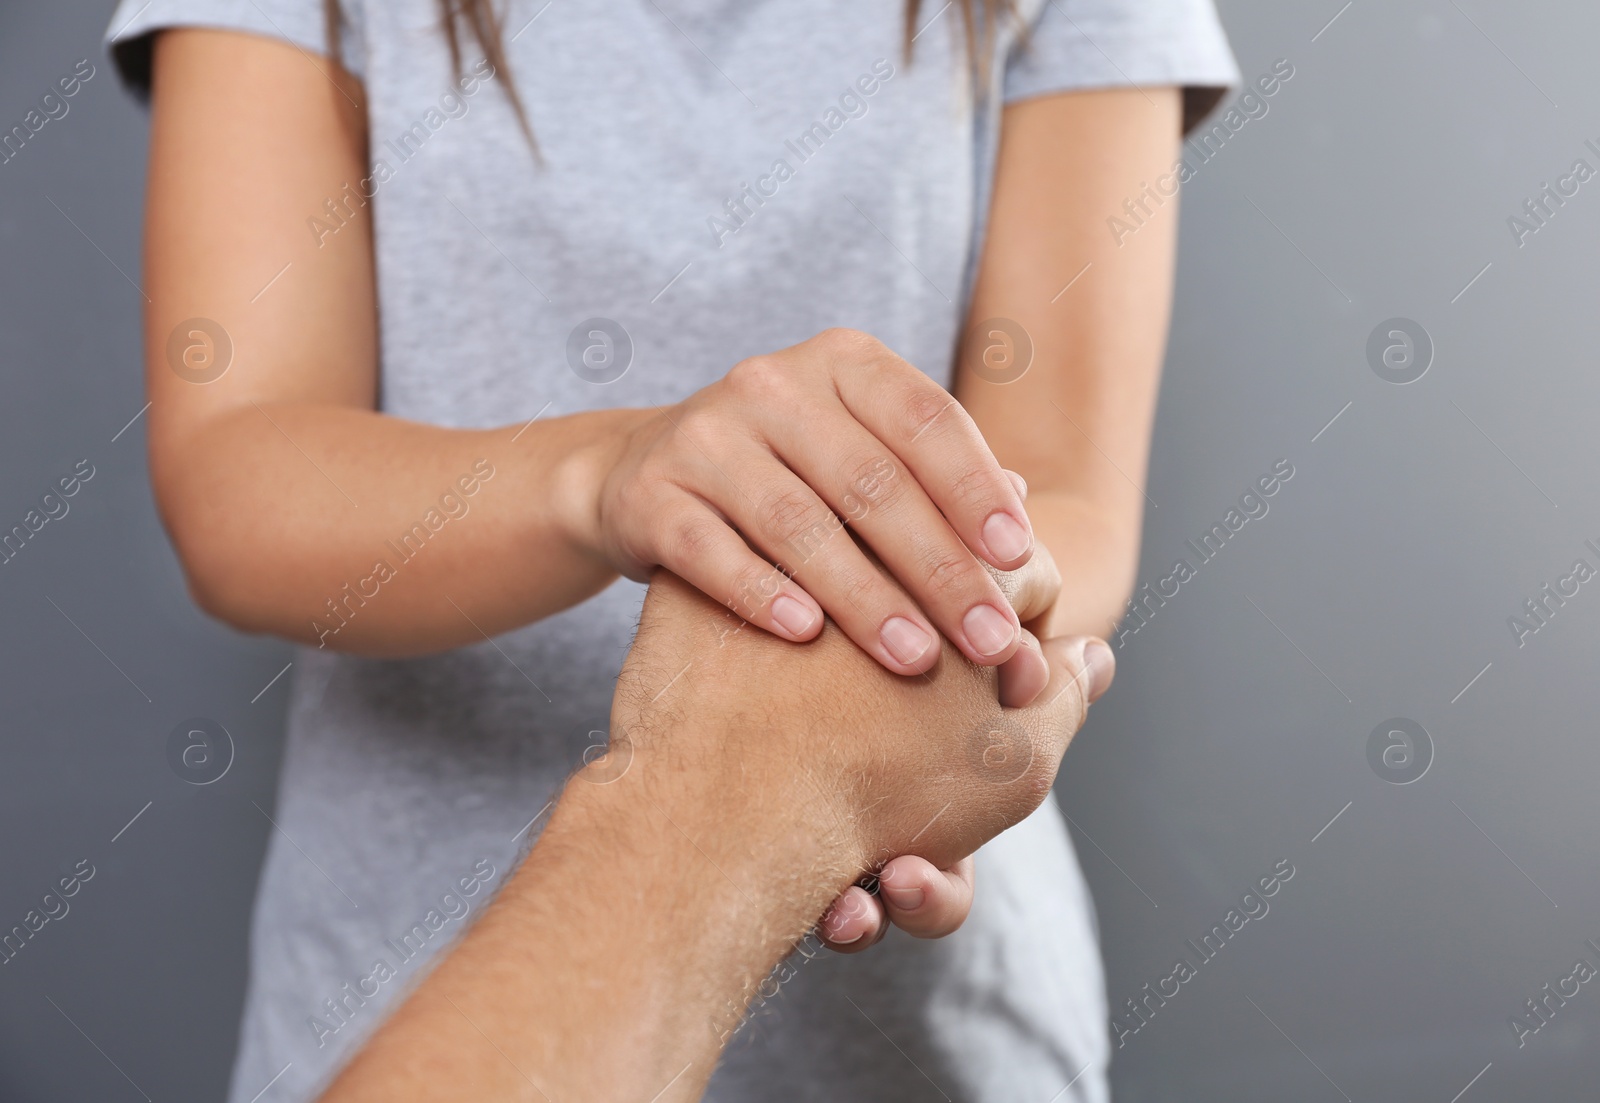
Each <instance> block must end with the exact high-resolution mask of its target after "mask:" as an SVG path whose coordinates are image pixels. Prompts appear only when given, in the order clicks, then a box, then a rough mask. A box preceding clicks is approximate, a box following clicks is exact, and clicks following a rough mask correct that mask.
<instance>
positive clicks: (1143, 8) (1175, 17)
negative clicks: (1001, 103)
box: [1003, 0, 1239, 133]
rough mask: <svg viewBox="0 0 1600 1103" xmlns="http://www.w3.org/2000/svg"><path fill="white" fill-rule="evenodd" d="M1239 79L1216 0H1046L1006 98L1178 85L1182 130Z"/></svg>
mask: <svg viewBox="0 0 1600 1103" xmlns="http://www.w3.org/2000/svg"><path fill="white" fill-rule="evenodd" d="M1238 83H1239V68H1238V66H1237V65H1236V64H1235V63H1234V60H1233V51H1232V50H1230V49H1229V48H1228V39H1227V36H1226V35H1224V34H1223V31H1222V23H1221V21H1220V20H1219V19H1218V18H1217V10H1216V7H1215V6H1214V4H1213V2H1212V0H1044V2H1043V4H1042V6H1041V8H1040V10H1039V14H1038V16H1037V17H1036V18H1035V20H1034V22H1033V24H1032V26H1031V27H1030V28H1029V29H1028V32H1027V34H1026V36H1025V37H1024V38H1023V40H1022V41H1021V42H1020V43H1019V44H1018V46H1017V47H1016V49H1015V51H1014V52H1013V54H1012V56H1011V59H1010V62H1009V64H1008V65H1007V67H1006V72H1005V78H1004V84H1003V94H1004V98H1005V101H1006V102H1007V103H1010V102H1013V101H1015V100H1023V99H1028V98H1030V97H1033V96H1042V95H1047V94H1049V93H1052V92H1068V91H1074V90H1078V89H1089V88H1116V87H1119V86H1127V85H1144V86H1155V85H1177V86H1178V87H1180V88H1182V89H1183V129H1184V132H1185V133H1187V132H1188V131H1189V130H1190V129H1192V128H1193V127H1194V126H1195V124H1196V123H1198V122H1199V121H1200V120H1201V119H1203V118H1204V117H1205V116H1206V115H1207V114H1208V113H1209V112H1210V111H1211V109H1212V108H1213V107H1215V106H1216V105H1217V101H1218V100H1220V99H1221V98H1222V95H1223V93H1224V92H1226V91H1227V90H1228V89H1229V88H1231V87H1233V86H1234V85H1237V84H1238Z"/></svg>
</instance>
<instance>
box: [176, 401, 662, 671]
mask: <svg viewBox="0 0 1600 1103" xmlns="http://www.w3.org/2000/svg"><path fill="white" fill-rule="evenodd" d="M152 412H154V411H152ZM640 416H647V414H644V413H643V412H641V411H634V410H615V411H600V412H595V413H586V414H578V415H573V416H569V417H558V418H550V419H542V418H541V419H539V420H536V421H534V422H532V423H529V424H518V425H511V426H507V427H505V428H500V429H490V430H465V429H446V428H440V427H436V426H431V425H422V424H418V423H416V422H410V421H404V420H401V419H399V418H393V417H387V416H384V415H382V414H377V413H373V412H371V411H367V410H358V409H350V408H344V407H337V406H327V405H319V404H309V403H304V404H296V403H271V404H268V403H250V404H249V405H246V406H244V407H243V408H240V409H237V410H233V411H229V412H227V413H222V414H218V415H216V416H214V417H212V418H210V419H207V420H206V421H205V422H204V423H203V424H202V425H200V426H199V427H197V428H195V429H194V430H193V431H192V432H191V433H190V434H189V435H187V436H185V438H184V439H183V441H182V444H181V446H179V447H170V448H164V449H161V450H158V451H157V452H156V453H155V468H156V469H155V470H154V471H153V475H154V476H155V480H154V481H155V484H156V486H157V488H158V496H159V499H160V503H161V506H162V514H163V517H164V518H165V520H166V523H167V526H168V528H169V529H170V531H171V533H172V536H173V540H174V543H175V544H176V545H177V548H178V551H179V555H180V557H181V559H182V561H183V565H184V568H185V572H186V574H187V576H188V578H189V582H190V587H191V589H192V591H193V593H194V595H195V597H196V599H197V600H198V601H199V602H200V604H201V605H202V606H203V607H204V608H205V609H206V610H207V611H208V612H210V613H212V614H213V615H215V616H218V617H220V618H222V619H223V620H226V621H228V622H229V623H231V624H233V625H235V626H236V627H239V628H243V629H246V630H249V631H256V632H268V633H272V634H274V635H279V636H284V637H287V638H289V639H294V640H298V641H301V642H304V643H308V644H316V645H318V646H322V647H327V648H331V649H336V650H340V651H349V652H356V653H361V654H367V655H382V656H399V655H408V654H419V653H424V652H429V651H435V650H439V649H443V648H447V647H452V646H457V645H460V644H465V643H471V642H475V641H478V640H482V639H483V638H484V637H485V636H486V635H488V636H493V635H496V634H498V633H501V632H505V631H507V630H509V629H511V628H514V627H517V626H519V625H522V624H526V623H528V622H530V621H534V620H538V619H540V618H542V617H546V616H549V615H551V614H552V613H556V612H559V611H560V610H562V609H565V608H568V607H569V606H572V605H574V604H576V603H578V602H580V601H582V600H584V599H585V598H587V597H589V596H590V595H592V594H594V593H596V592H598V591H599V590H600V589H602V588H603V587H605V586H606V585H607V584H608V583H609V582H611V581H612V580H613V579H614V578H615V577H616V574H615V573H614V571H613V570H612V569H611V568H610V567H609V566H607V565H606V564H605V563H604V562H602V561H601V560H600V559H598V558H597V557H595V556H593V555H592V554H591V553H589V552H587V551H586V550H585V549H584V548H583V547H581V546H580V545H579V544H578V543H577V542H576V541H574V540H573V539H572V538H571V534H572V533H573V531H574V529H575V528H576V527H577V526H578V525H579V524H580V523H581V521H582V518H579V517H575V516H573V512H574V511H575V510H580V509H582V508H584V506H583V500H584V494H583V493H582V491H581V490H579V489H578V488H576V487H573V486H572V485H571V484H572V483H573V482H574V480H575V477H576V476H575V470H576V465H575V463H574V462H573V457H574V456H581V455H582V454H583V452H584V449H585V446H588V445H591V444H592V443H593V441H594V440H595V439H597V438H598V437H601V436H604V435H605V434H606V433H607V432H608V431H610V430H612V429H615V428H616V427H617V426H619V425H621V424H623V423H625V422H627V421H629V420H630V419H637V418H638V417H640Z"/></svg>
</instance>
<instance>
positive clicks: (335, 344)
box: [144, 28, 378, 493]
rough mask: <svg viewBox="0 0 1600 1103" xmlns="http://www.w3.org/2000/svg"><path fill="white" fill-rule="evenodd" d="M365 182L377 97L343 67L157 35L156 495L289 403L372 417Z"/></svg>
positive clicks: (151, 301)
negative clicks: (231, 423) (224, 429)
mask: <svg viewBox="0 0 1600 1103" xmlns="http://www.w3.org/2000/svg"><path fill="white" fill-rule="evenodd" d="M366 175H367V168H366V117H365V104H364V99H363V92H362V88H361V85H360V83H359V82H358V81H356V80H355V79H354V78H353V77H351V76H350V75H349V74H348V73H346V72H345V71H344V70H343V69H341V68H339V67H337V66H336V65H333V64H331V63H329V62H328V61H327V60H326V59H324V58H322V57H319V56H313V55H310V54H308V53H306V52H304V51H302V50H301V49H300V48H299V47H297V46H294V45H292V44H290V43H288V42H284V41H280V40H277V39H272V38H265V37H260V36H257V35H251V34H244V33H238V32H232V31H216V30H202V29H189V28H184V29H178V30H169V31H165V32H162V33H161V34H160V35H159V37H158V39H157V41H156V43H155V66H154V79H153V86H152V95H151V127H150V174H149V193H148V197H147V208H146V228H145V272H144V290H145V294H146V298H147V302H146V306H145V330H146V333H145V359H146V379H147V383H148V387H149V397H150V400H151V407H150V445H151V459H152V475H153V476H154V478H155V481H156V486H157V490H158V493H159V492H160V491H161V490H162V488H163V484H164V482H167V479H166V476H168V475H170V474H173V473H175V472H176V471H178V470H181V469H182V468H183V467H185V466H187V465H189V464H193V463H205V462H207V461H209V460H211V459H213V458H214V457H209V456H206V455H192V454H189V452H191V451H193V450H194V449H196V448H199V449H202V450H203V449H206V448H215V447H216V444H215V437H212V436H207V435H204V434H201V435H199V436H196V433H197V431H198V430H201V429H203V428H204V427H205V426H206V425H207V424H208V423H210V422H211V421H212V420H213V419H216V418H218V417H222V416H225V415H227V414H230V413H234V412H237V411H240V410H245V409H248V408H249V407H250V406H251V404H256V405H260V406H267V405H270V404H272V403H284V402H305V403H318V404H330V405H341V406H356V407H362V408H368V409H370V408H372V406H373V404H374V402H375V399H376V393H377V348H378V341H377V310H376V300H375V295H374V285H373V261H372V243H371V242H372V239H371V220H370V215H369V209H368V208H367V207H366V206H365V205H364V204H363V203H362V202H360V195H361V193H360V184H361V181H362V179H363V177H365V176H366ZM352 198H353V199H354V200H355V201H354V202H351V200H352ZM329 200H333V201H334V208H335V209H334V210H333V211H330V209H329V206H328V201H329ZM314 219H315V220H318V222H320V223H321V228H320V229H319V226H318V223H317V222H314V221H313V220H314ZM335 227H336V228H337V229H336V230H333V232H329V230H332V228H335ZM228 346H231V352H230V351H229V348H228ZM223 357H231V359H229V361H228V363H227V368H226V371H225V372H223V374H222V375H221V376H220V377H218V378H215V379H214V380H211V381H209V382H208V381H205V380H206V379H207V376H208V375H209V374H214V372H208V371H207V370H206V369H207V368H208V367H211V366H213V365H215V366H222V363H223V359H222V358H223ZM191 440H192V441H193V443H192V444H190V443H189V442H191Z"/></svg>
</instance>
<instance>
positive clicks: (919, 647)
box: [878, 617, 933, 666]
mask: <svg viewBox="0 0 1600 1103" xmlns="http://www.w3.org/2000/svg"><path fill="white" fill-rule="evenodd" d="M878 636H879V638H880V639H882V640H883V646H884V647H885V648H887V649H888V652H889V654H891V655H893V656H894V657H895V658H896V659H897V660H899V661H900V662H902V663H904V664H905V665H906V666H910V665H911V664H912V663H914V662H916V661H917V660H918V659H920V658H922V656H924V655H926V654H927V653H928V648H930V647H932V646H933V637H932V636H931V635H929V634H928V633H927V632H925V631H923V629H922V628H920V627H919V626H917V625H916V624H913V623H912V622H911V621H909V620H907V619H906V618H905V617H890V618H889V619H888V620H886V621H884V622H883V627H882V628H880V629H879V630H878Z"/></svg>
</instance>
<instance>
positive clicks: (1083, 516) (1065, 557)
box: [1027, 488, 1143, 638]
mask: <svg viewBox="0 0 1600 1103" xmlns="http://www.w3.org/2000/svg"><path fill="white" fill-rule="evenodd" d="M1027 507H1028V518H1029V520H1031V521H1032V522H1033V531H1034V533H1035V536H1036V538H1037V539H1038V540H1039V542H1040V543H1042V544H1044V545H1045V546H1046V547H1048V548H1049V549H1050V552H1051V554H1052V555H1054V556H1055V560H1056V565H1057V567H1058V568H1059V569H1060V571H1061V593H1060V595H1059V596H1058V597H1057V599H1056V603H1055V605H1054V606H1053V607H1052V608H1051V609H1050V611H1049V612H1048V613H1046V614H1045V615H1044V616H1042V617H1041V618H1039V620H1038V622H1036V623H1035V624H1034V625H1032V626H1031V627H1033V628H1034V630H1035V632H1037V633H1039V634H1040V635H1041V636H1043V637H1050V636H1071V635H1094V636H1100V637H1102V638H1107V637H1109V635H1110V633H1111V632H1112V630H1113V629H1114V628H1115V626H1116V622H1117V620H1118V619H1119V618H1120V617H1121V615H1122V611H1123V607H1124V605H1125V604H1126V603H1127V600H1128V594H1129V593H1130V592H1131V590H1132V587H1133V579H1134V574H1135V572H1137V570H1138V568H1139V530H1140V527H1141V524H1142V521H1143V516H1142V514H1141V513H1140V512H1139V510H1138V509H1137V508H1135V507H1131V506H1127V505H1124V504H1122V503H1120V502H1118V503H1108V502H1105V501H1103V500H1101V499H1097V498H1094V497H1091V496H1090V495H1087V494H1083V493H1081V492H1079V491H1074V490H1049V489H1043V488H1034V489H1031V490H1030V492H1029V494H1028V502H1027Z"/></svg>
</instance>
